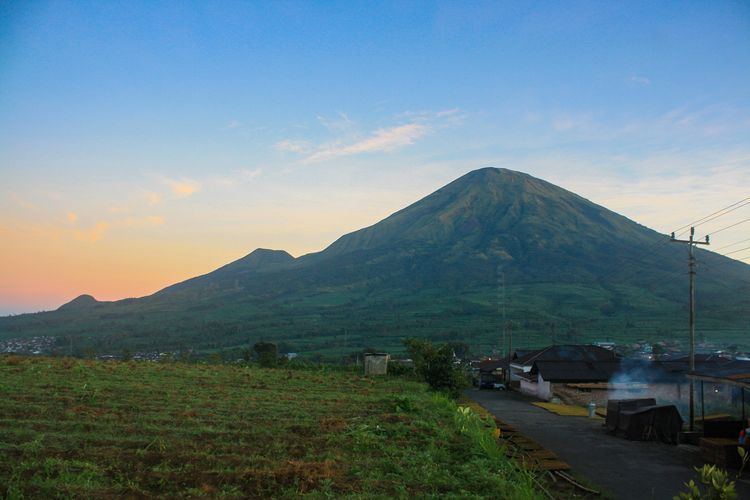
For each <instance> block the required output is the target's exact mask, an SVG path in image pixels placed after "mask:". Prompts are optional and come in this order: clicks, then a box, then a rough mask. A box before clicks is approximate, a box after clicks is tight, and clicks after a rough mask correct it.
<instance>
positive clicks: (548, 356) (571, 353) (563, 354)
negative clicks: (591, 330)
mask: <svg viewBox="0 0 750 500" xmlns="http://www.w3.org/2000/svg"><path fill="white" fill-rule="evenodd" d="M616 359H617V355H616V354H615V353H614V352H613V351H611V350H609V349H605V348H603V347H599V346H596V345H552V346H549V347H545V348H544V349H538V350H536V351H532V352H530V353H528V354H526V355H524V356H519V357H518V358H517V359H515V360H514V361H513V364H516V365H524V366H526V365H531V364H533V363H534V362H535V361H613V360H616Z"/></svg>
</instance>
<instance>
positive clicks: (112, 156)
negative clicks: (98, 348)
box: [0, 1, 750, 314]
mask: <svg viewBox="0 0 750 500" xmlns="http://www.w3.org/2000/svg"><path fill="white" fill-rule="evenodd" d="M749 139H750V4H748V3H747V2H533V3H532V2H472V3H469V2H403V1H401V2H377V3H374V2H352V1H347V2H248V3H245V2H194V3H191V2H128V3H119V2H15V1H10V2H4V3H2V4H0V235H1V236H2V238H3V239H4V240H6V241H11V244H9V245H4V248H2V249H0V258H1V260H2V262H3V264H0V266H4V267H0V278H3V279H0V282H2V284H0V314H2V313H9V312H14V313H15V312H22V311H24V310H37V309H41V308H50V307H55V306H56V305H59V303H61V302H63V301H65V300H69V299H70V298H72V297H73V296H75V295H77V294H78V293H84V292H88V293H93V294H94V295H96V296H97V297H98V298H102V299H116V298H120V297H124V296H131V295H143V294H146V293H151V292H153V291H156V290H158V289H159V288H161V287H163V286H166V285H168V284H170V283H173V282H175V281H178V280H181V279H185V278H188V277H190V276H193V275H195V274H200V273H204V272H207V271H209V270H211V269H213V268H215V267H217V266H219V265H221V264H223V263H226V262H227V261H229V260H232V259H235V258H238V257H240V256H242V255H244V254H246V253H248V252H249V251H250V250H252V249H253V248H255V247H271V248H284V249H287V250H288V251H290V252H291V253H292V254H294V255H300V254H302V253H306V252H310V251H317V250H320V249H322V248H323V247H325V246H326V245H327V244H329V243H331V242H332V241H333V240H334V239H335V238H336V237H338V236H340V235H341V234H343V233H345V232H348V231H351V230H355V229H358V228H360V227H363V226H366V225H370V224H373V223H375V222H377V221H378V220H380V219H382V218H383V217H385V216H387V215H388V214H390V213H392V212H394V211H396V210H398V209H400V208H402V207H403V206H405V205H406V204H409V203H411V202H413V201H415V200H417V199H418V198H420V197H422V196H424V195H426V194H428V193H430V192H431V191H433V190H435V189H437V188H439V187H440V186H442V185H444V184H446V183H448V182H450V181H451V180H453V179H455V178H456V177H458V176H460V175H462V174H464V173H466V172H468V171H470V170H473V169H475V168H480V167H484V166H502V167H507V168H511V169H515V170H521V171H525V172H528V173H530V174H532V175H535V176H538V177H541V178H544V179H546V180H549V181H551V182H553V183H556V184H559V185H561V186H563V187H565V188H567V189H570V190H572V191H575V192H577V193H579V194H581V195H583V196H585V197H587V198H589V199H592V200H593V201H595V202H597V203H601V204H603V205H605V206H607V207H609V208H611V209H613V210H615V211H618V212H620V213H623V214H624V215H626V216H628V217H631V218H633V219H635V220H638V221H639V222H641V223H643V224H646V225H649V226H650V227H653V228H654V229H657V230H660V231H663V232H668V231H670V230H671V229H674V228H676V227H679V226H681V225H683V224H686V223H688V222H690V221H691V220H694V219H697V218H699V217H702V216H704V215H706V214H708V213H710V212H713V211H714V210H717V209H719V208H721V207H723V206H726V205H728V204H729V203H732V202H734V201H737V200H740V199H742V198H745V197H747V196H750V140H749ZM749 212H750V209H747V208H744V209H741V210H737V211H736V212H735V213H733V214H732V215H728V216H727V217H724V218H722V219H719V220H717V221H716V224H717V228H718V227H719V226H721V225H722V224H725V223H729V222H731V221H732V220H735V219H731V218H732V217H734V216H736V220H737V221H739V220H742V219H743V218H746V217H750V213H749ZM730 219H731V220H730ZM709 229H711V228H707V230H709ZM722 235H723V236H722V238H723V239H724V243H725V244H727V243H732V242H734V241H738V240H740V239H742V236H743V235H745V237H748V236H750V230H748V225H745V226H743V225H739V226H738V227H737V228H736V229H734V230H728V231H725V232H724V233H722ZM735 248H736V247H735ZM733 256H734V257H743V256H744V254H735V255H733ZM113 270H118V272H114V271H113ZM32 285H33V286H32Z"/></svg>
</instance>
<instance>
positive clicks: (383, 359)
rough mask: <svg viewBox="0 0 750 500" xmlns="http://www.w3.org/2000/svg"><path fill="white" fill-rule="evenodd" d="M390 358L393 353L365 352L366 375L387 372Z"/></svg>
mask: <svg viewBox="0 0 750 500" xmlns="http://www.w3.org/2000/svg"><path fill="white" fill-rule="evenodd" d="M390 359H391V355H390V354H387V353H384V352H373V353H368V354H365V376H368V375H385V374H387V373H388V361H389V360H390Z"/></svg>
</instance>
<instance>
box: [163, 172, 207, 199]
mask: <svg viewBox="0 0 750 500" xmlns="http://www.w3.org/2000/svg"><path fill="white" fill-rule="evenodd" d="M167 184H168V185H169V188H170V189H171V190H172V192H173V193H174V194H176V195H177V196H179V197H180V198H186V197H188V196H192V195H194V194H195V193H197V192H198V191H200V190H201V184H200V182H198V181H196V180H194V179H188V178H187V177H181V178H180V179H177V180H174V179H170V180H167Z"/></svg>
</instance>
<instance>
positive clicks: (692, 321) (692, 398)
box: [671, 227, 710, 431]
mask: <svg viewBox="0 0 750 500" xmlns="http://www.w3.org/2000/svg"><path fill="white" fill-rule="evenodd" d="M694 236H695V228H694V227H691V228H690V239H689V240H678V239H675V237H674V233H672V237H671V241H672V243H686V244H687V246H688V274H690V371H691V372H694V371H695V254H694V253H693V247H694V246H695V245H710V243H709V240H708V235H706V241H696V240H694V239H693V237H694ZM694 392H695V391H694V382H693V379H690V430H691V431H692V430H693V427H694V426H695V394H694Z"/></svg>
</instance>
